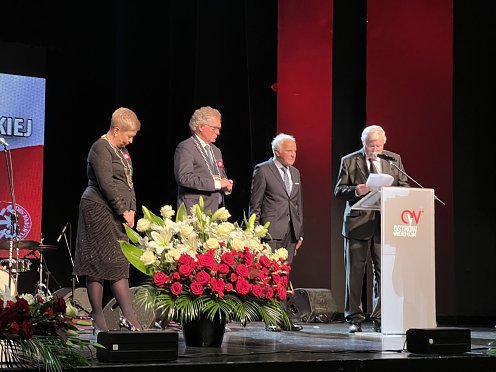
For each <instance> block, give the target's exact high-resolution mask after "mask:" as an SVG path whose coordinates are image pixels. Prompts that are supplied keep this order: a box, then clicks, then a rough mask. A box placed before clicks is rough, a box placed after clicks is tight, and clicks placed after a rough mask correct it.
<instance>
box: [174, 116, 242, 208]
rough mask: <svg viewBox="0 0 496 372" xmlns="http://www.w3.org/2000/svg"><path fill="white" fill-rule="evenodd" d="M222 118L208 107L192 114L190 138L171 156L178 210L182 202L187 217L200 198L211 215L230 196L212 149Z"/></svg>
mask: <svg viewBox="0 0 496 372" xmlns="http://www.w3.org/2000/svg"><path fill="white" fill-rule="evenodd" d="M221 119H222V117H221V114H220V112H219V111H218V110H216V109H214V108H212V107H210V106H205V107H200V108H199V109H197V110H195V112H194V113H193V115H192V116H191V119H190V121H189V128H190V130H191V134H192V135H191V137H189V138H188V139H186V140H184V141H182V142H180V143H179V144H178V145H177V147H176V152H175V154H174V177H175V179H176V182H177V186H178V190H177V191H178V193H177V206H178V207H179V205H181V203H183V202H184V204H185V206H186V209H187V211H188V213H190V209H191V207H192V206H193V205H195V204H198V201H199V199H200V196H202V197H203V201H204V205H205V207H204V210H205V211H208V210H210V211H212V213H214V212H215V211H216V210H217V209H219V207H220V206H224V196H225V195H229V194H230V193H231V192H232V188H233V181H232V180H230V179H228V178H227V174H226V170H225V168H224V162H223V160H222V153H221V151H220V149H219V148H218V147H217V146H215V145H214V142H215V141H216V139H217V137H218V136H219V134H220V131H221V128H222V124H221Z"/></svg>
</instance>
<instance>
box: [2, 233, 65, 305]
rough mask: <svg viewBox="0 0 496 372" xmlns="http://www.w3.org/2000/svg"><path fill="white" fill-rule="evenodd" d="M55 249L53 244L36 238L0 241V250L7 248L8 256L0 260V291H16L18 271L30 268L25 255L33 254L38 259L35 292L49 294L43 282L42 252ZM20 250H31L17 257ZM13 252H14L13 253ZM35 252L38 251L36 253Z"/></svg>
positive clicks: (12, 292) (11, 292)
mask: <svg viewBox="0 0 496 372" xmlns="http://www.w3.org/2000/svg"><path fill="white" fill-rule="evenodd" d="M54 249H56V246H54V245H46V244H42V243H40V242H37V241H36V240H17V241H15V240H14V241H11V240H5V241H2V242H0V250H8V251H9V258H4V259H1V260H0V291H3V292H4V293H8V292H10V294H11V295H12V296H15V295H16V294H18V293H17V283H18V279H19V274H20V273H25V272H28V271H29V270H30V269H31V264H32V262H31V260H29V259H27V258H26V257H27V256H29V255H30V254H35V257H37V259H38V260H39V263H40V265H39V267H38V273H39V280H38V283H37V285H36V294H44V295H50V294H51V293H50V291H49V289H48V285H47V284H45V283H43V254H44V253H45V252H46V251H51V250H54ZM20 250H29V251H31V252H30V253H28V254H27V255H24V258H19V251H20ZM13 252H16V254H15V255H14V254H13ZM36 252H39V254H38V255H36Z"/></svg>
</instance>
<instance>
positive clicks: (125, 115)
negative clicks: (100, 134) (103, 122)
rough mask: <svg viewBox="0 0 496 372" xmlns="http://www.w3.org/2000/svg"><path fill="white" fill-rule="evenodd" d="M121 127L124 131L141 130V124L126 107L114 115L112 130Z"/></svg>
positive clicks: (120, 108) (111, 124)
mask: <svg viewBox="0 0 496 372" xmlns="http://www.w3.org/2000/svg"><path fill="white" fill-rule="evenodd" d="M115 127H119V128H120V129H122V130H123V131H128V130H136V131H138V130H140V129H141V123H140V121H139V120H138V116H136V114H135V113H134V111H133V110H131V109H128V108H126V107H119V108H118V109H117V110H115V111H114V112H113V113H112V119H111V121H110V128H115Z"/></svg>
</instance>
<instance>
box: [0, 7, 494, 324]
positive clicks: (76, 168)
mask: <svg viewBox="0 0 496 372" xmlns="http://www.w3.org/2000/svg"><path fill="white" fill-rule="evenodd" d="M495 8H496V3H495V2H494V1H492V0H481V1H473V0H454V1H453V163H451V164H446V167H453V185H452V187H453V200H446V201H447V202H449V203H453V210H454V226H453V234H454V242H453V244H454V245H455V247H454V252H455V253H454V257H447V258H446V260H444V257H436V258H437V262H436V265H437V267H441V268H442V267H443V266H444V265H446V264H449V265H451V264H452V262H454V270H455V278H454V280H453V283H451V285H452V286H453V287H454V288H456V290H455V297H456V298H455V300H454V301H455V303H456V308H455V309H450V312H449V313H448V314H447V315H456V316H458V317H462V316H478V317H484V318H492V319H493V320H494V314H495V312H496V297H495V296H494V295H493V293H492V292H493V291H492V290H491V289H490V288H491V283H492V281H493V277H494V275H493V272H494V268H493V266H494V264H493V263H494V261H495V259H496V257H495V256H496V253H495V252H496V250H495V249H494V248H495V246H496V244H495V239H494V238H495V234H494V227H493V226H494V217H493V209H494V201H493V197H492V192H491V191H492V190H491V187H490V184H489V183H488V181H486V180H485V179H483V176H485V175H486V173H487V171H486V172H484V173H483V171H484V170H486V169H491V167H493V163H494V162H493V160H492V159H493V157H494V156H492V153H493V150H492V148H493V146H492V139H493V138H494V136H493V134H492V133H493V130H492V125H493V122H494V118H493V110H494V109H493V107H494V104H493V102H492V101H493V100H494V98H493V95H492V93H491V92H492V88H493V87H494V86H495V83H496V76H495V72H494V57H493V55H494V54H495V53H494V52H495V50H494V49H495V48H496V40H495V38H496V28H495V27H494V26H495V21H494V20H495V19H496V9H495ZM365 19H366V2H365V0H360V1H349V0H335V1H334V8H333V24H334V29H333V51H332V58H333V65H332V68H333V73H332V79H333V87H332V110H333V113H332V121H333V123H332V127H333V147H332V155H331V156H332V158H331V160H332V161H331V165H332V170H331V175H333V177H334V175H335V174H336V173H337V166H338V165H339V162H338V161H337V160H338V159H339V157H340V156H341V155H342V154H343V153H344V152H346V151H349V150H350V149H354V148H355V147H356V146H357V145H358V146H359V145H360V144H359V139H358V137H357V134H359V127H360V126H361V125H362V124H363V122H364V120H365V117H366V112H365V95H364V89H363V87H364V84H365V83H364V78H365V71H364V70H363V67H361V66H363V64H361V62H357V61H360V60H361V59H363V58H364V57H365V54H364V53H365V49H364V44H363V43H364V42H365V36H366V34H365V31H366V26H365V24H364V20H365ZM277 22H278V2H277V0H250V1H248V0H246V1H241V0H237V1H232V0H198V1H192V0H177V1H173V0H169V1H166V2H162V3H161V4H160V5H159V4H155V3H149V2H143V1H141V2H139V1H136V0H122V1H95V0H89V1H80V2H76V3H71V2H64V1H50V2H48V1H46V2H40V1H19V2H9V3H8V4H2V23H1V24H2V26H1V27H0V69H1V70H2V72H13V73H20V74H28V75H29V74H32V73H33V74H35V75H36V76H39V75H38V74H40V73H43V71H42V72H40V67H39V64H40V61H39V60H38V59H36V60H35V57H34V56H35V55H37V54H38V53H34V54H33V53H29V51H30V50H32V49H36V50H37V51H39V50H42V51H43V52H44V54H45V55H44V58H40V59H43V60H45V64H44V66H46V68H45V69H44V75H45V77H46V78H47V100H46V104H47V108H46V109H47V111H46V136H45V159H44V164H45V169H44V186H43V198H44V202H43V221H42V233H43V238H44V242H45V243H46V244H55V240H56V238H57V236H58V234H59V233H60V230H61V229H62V227H63V226H64V224H65V223H66V222H70V223H71V226H72V229H70V233H71V234H70V237H71V238H72V239H71V240H72V242H71V243H72V244H71V246H72V245H73V241H74V239H75V234H76V224H77V209H78V203H79V198H80V195H81V193H82V191H83V189H84V187H85V184H86V176H85V161H86V155H87V151H88V149H89V147H90V145H91V143H92V142H93V141H94V140H95V139H96V138H98V136H100V135H101V134H103V133H104V132H105V131H106V130H107V128H108V125H109V121H110V114H111V113H112V111H113V110H114V109H115V108H116V107H118V106H121V105H123V106H128V107H131V108H132V109H134V110H135V111H136V112H137V114H138V116H139V117H140V119H141V121H142V124H143V127H142V131H141V132H140V133H139V135H138V136H137V138H136V141H135V143H134V144H133V145H132V146H130V148H129V150H130V152H131V156H132V157H133V161H134V162H135V167H136V178H135V183H136V189H137V193H138V204H139V205H146V206H147V207H149V208H151V209H152V210H158V209H159V208H160V207H161V206H162V205H164V204H173V205H174V204H175V197H176V184H175V181H174V178H173V171H172V169H173V167H172V159H173V152H174V148H175V146H176V144H177V143H178V142H179V141H181V140H182V139H184V138H186V137H187V136H188V135H189V130H188V119H189V117H190V115H191V113H192V112H193V110H194V109H195V108H197V107H199V106H202V105H211V106H214V107H217V108H218V109H220V110H221V112H222V113H223V131H222V134H221V136H220V138H219V142H218V143H219V145H220V146H221V147H222V149H223V152H224V161H225V164H226V169H227V171H228V174H229V176H230V177H231V178H233V179H234V181H235V184H234V187H235V189H234V190H235V192H234V194H233V195H232V196H231V197H230V198H229V199H228V205H227V206H228V208H229V209H230V211H231V213H232V214H233V217H234V218H235V219H236V220H240V219H242V215H243V212H244V211H246V209H247V204H248V199H249V188H250V179H251V173H252V169H253V166H254V165H255V164H256V163H257V162H259V161H262V160H265V159H267V158H268V157H269V156H270V155H271V152H270V141H271V139H272V137H273V136H274V134H275V133H276V131H277V120H278V118H277V115H278V114H277V94H276V93H275V92H274V91H273V90H272V89H271V86H272V84H274V83H275V82H276V81H277V63H278V60H277V43H278V23H277ZM7 44H8V48H2V45H4V46H5V45H7ZM26 50H27V52H26ZM6 51H7V52H6ZM16 51H21V52H19V53H21V56H22V57H21V58H20V57H19V55H18V54H17V52H16ZM357 63H358V65H356V64H357ZM330 68H331V66H330ZM41 70H43V69H41ZM350 70H353V71H355V73H354V74H348V72H349V71H350ZM315 104H318V103H315ZM307 125H308V132H309V133H311V132H312V123H308V124H307ZM336 133H341V134H342V136H340V137H339V139H340V140H339V141H338V140H337V138H338V137H336ZM429 136H430V132H429V130H426V131H425V133H419V134H418V135H417V136H416V137H415V138H412V141H413V143H415V144H416V147H415V151H418V152H424V151H426V148H425V142H426V141H424V139H425V138H428V137H429ZM308 137H311V136H310V135H305V138H308ZM306 145H307V146H308V144H306ZM402 153H403V152H402ZM403 155H404V154H403ZM424 162H425V164H424V165H425V166H426V167H429V166H431V164H430V162H429V159H427V160H424ZM297 165H298V164H297ZM0 176H1V175H0ZM332 181H334V180H332ZM326 182H327V181H326ZM426 186H433V187H435V185H426ZM329 191H330V190H329ZM332 203H333V204H332V209H331V220H332V221H338V220H339V218H336V216H339V215H341V214H342V208H341V206H340V205H339V204H338V203H334V200H332ZM306 213H312V211H311V210H308V211H306ZM321 228H322V229H324V230H323V231H326V230H325V229H329V226H322V227H321ZM330 228H331V229H332V230H334V231H339V229H340V226H334V225H333V226H331V227H330ZM341 244H342V242H341V241H340V240H339V239H336V241H335V240H334V238H333V241H332V245H333V248H332V249H333V250H339V249H340V248H335V247H334V246H335V245H338V246H340V245H341ZM73 248H74V247H73V246H72V249H73ZM305 249H307V250H308V252H307V253H305V255H306V257H308V260H309V262H305V264H304V265H302V264H301V263H300V268H299V269H298V270H299V271H302V270H312V268H313V267H314V265H313V264H312V260H318V259H319V257H320V256H319V252H322V251H323V250H329V249H330V248H329V247H327V246H315V247H305ZM309 252H312V253H309ZM340 259H342V257H341V258H340ZM335 261H336V262H335ZM46 262H47V263H48V265H49V269H50V271H51V279H50V289H51V290H52V291H54V290H56V289H58V288H59V286H64V287H65V286H70V280H71V275H70V272H71V262H70V257H69V254H68V249H67V247H66V246H65V244H64V243H63V241H61V242H60V243H59V244H57V250H55V251H51V252H48V253H47V254H46ZM331 264H332V266H333V270H334V268H335V267H340V263H339V262H337V260H334V261H333V262H332V263H330V265H331ZM448 270H451V268H450V269H448ZM333 272H334V271H333ZM133 275H134V276H133V277H132V282H131V283H132V284H133V281H134V283H136V282H137V281H139V279H140V278H139V275H137V273H133ZM333 275H335V274H333ZM36 276H37V272H36V266H32V269H31V271H30V272H29V273H23V274H21V278H20V283H19V285H18V287H19V289H20V290H21V291H30V290H31V289H32V287H33V286H34V284H35V283H36V281H37V277H36ZM302 277H304V275H302ZM312 277H315V278H318V277H319V274H318V273H312ZM323 277H325V278H327V277H328V273H324V274H323ZM300 284H302V285H303V286H306V285H307V283H306V282H302V283H297V285H300ZM310 284H311V285H312V286H314V287H328V283H327V282H325V283H319V282H312V283H310ZM79 285H83V283H81V284H79ZM343 285H344V284H343V278H342V277H341V276H340V277H339V278H337V279H336V278H334V279H333V286H336V290H337V291H340V292H342V288H341V286H343ZM338 288H339V289H338ZM486 288H489V289H488V290H486ZM481 291H483V292H484V294H483V295H482V296H480V293H481ZM337 301H338V303H341V302H342V298H337ZM450 301H453V300H450Z"/></svg>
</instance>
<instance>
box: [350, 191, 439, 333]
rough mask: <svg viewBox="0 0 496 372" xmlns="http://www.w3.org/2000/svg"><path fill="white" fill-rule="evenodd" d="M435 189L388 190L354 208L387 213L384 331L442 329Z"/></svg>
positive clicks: (383, 229) (383, 227)
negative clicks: (439, 321)
mask: <svg viewBox="0 0 496 372" xmlns="http://www.w3.org/2000/svg"><path fill="white" fill-rule="evenodd" d="M434 199H435V196H434V190H433V189H426V188H410V187H382V188H381V189H380V190H378V191H375V192H371V193H369V194H368V195H367V196H366V197H364V198H363V199H362V200H360V202H358V203H356V204H355V205H354V206H353V209H361V210H379V211H380V212H381V237H382V252H381V323H382V324H381V328H382V333H383V334H406V331H407V330H408V329H409V328H434V327H436V325H437V324H436V278H435V249H434V248H435V231H434V223H435V218H434Z"/></svg>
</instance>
